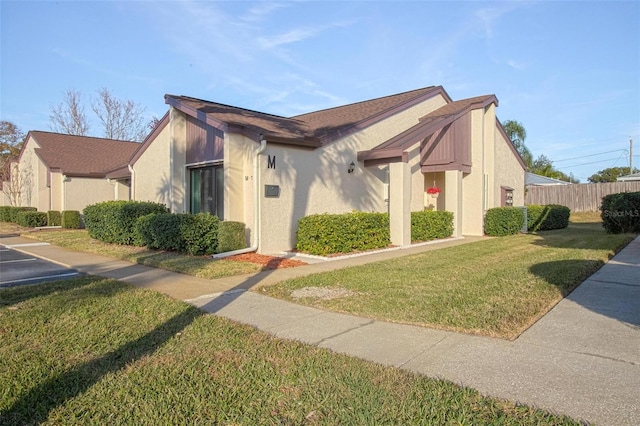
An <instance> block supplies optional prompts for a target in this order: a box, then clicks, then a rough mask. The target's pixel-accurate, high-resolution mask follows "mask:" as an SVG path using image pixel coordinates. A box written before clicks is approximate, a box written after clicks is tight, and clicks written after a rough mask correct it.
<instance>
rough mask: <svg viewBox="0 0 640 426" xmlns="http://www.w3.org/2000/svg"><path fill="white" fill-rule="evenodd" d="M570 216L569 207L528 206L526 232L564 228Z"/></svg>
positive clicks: (567, 224) (549, 205) (550, 205)
mask: <svg viewBox="0 0 640 426" xmlns="http://www.w3.org/2000/svg"><path fill="white" fill-rule="evenodd" d="M570 215H571V210H570V209H569V207H566V206H561V205H559V204H548V205H545V206H540V205H535V204H532V205H529V206H527V230H528V231H529V232H536V231H550V230H552V229H563V228H566V227H567V226H569V216H570Z"/></svg>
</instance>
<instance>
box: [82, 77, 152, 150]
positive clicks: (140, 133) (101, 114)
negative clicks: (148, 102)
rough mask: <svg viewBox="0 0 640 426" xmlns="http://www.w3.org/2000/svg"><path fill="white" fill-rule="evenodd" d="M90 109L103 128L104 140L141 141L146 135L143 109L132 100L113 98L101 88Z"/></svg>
mask: <svg viewBox="0 0 640 426" xmlns="http://www.w3.org/2000/svg"><path fill="white" fill-rule="evenodd" d="M92 108H93V112H95V113H96V115H97V116H98V119H99V120H100V122H101V123H102V125H103V127H104V137H105V138H108V139H118V140H131V141H141V140H143V139H144V137H145V136H146V135H147V124H146V123H145V122H144V111H145V109H144V108H142V107H141V106H140V105H139V104H137V103H135V102H133V101H132V100H120V99H118V98H115V97H114V96H113V95H112V94H111V92H109V90H108V89H106V88H104V87H103V88H102V89H100V90H99V91H98V98H97V99H96V100H95V101H94V102H93V104H92Z"/></svg>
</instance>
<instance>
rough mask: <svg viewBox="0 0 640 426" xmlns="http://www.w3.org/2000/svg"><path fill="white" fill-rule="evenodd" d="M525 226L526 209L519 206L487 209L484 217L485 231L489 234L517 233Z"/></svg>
mask: <svg viewBox="0 0 640 426" xmlns="http://www.w3.org/2000/svg"><path fill="white" fill-rule="evenodd" d="M523 226H524V211H523V210H522V209H521V208H519V207H495V208H493V209H489V210H487V214H486V216H485V219H484V232H485V234H487V235H492V236H495V237H501V236H504V235H515V234H517V233H518V232H520V230H521V229H522V227H523Z"/></svg>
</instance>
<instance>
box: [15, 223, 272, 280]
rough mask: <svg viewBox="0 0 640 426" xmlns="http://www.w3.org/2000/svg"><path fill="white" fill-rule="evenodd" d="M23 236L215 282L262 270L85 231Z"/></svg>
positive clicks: (47, 232)
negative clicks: (92, 235)
mask: <svg viewBox="0 0 640 426" xmlns="http://www.w3.org/2000/svg"><path fill="white" fill-rule="evenodd" d="M23 235H25V236H27V237H29V238H34V239H37V240H40V241H46V242H48V243H51V244H54V245H57V246H59V247H64V248H68V249H71V250H76V251H82V252H87V253H96V254H100V255H103V256H109V257H113V258H116V259H122V260H128V261H129V262H134V263H139V264H142V265H147V266H152V267H154V268H161V269H166V270H169V271H174V272H181V273H183V274H187V275H193V276H196V277H200V278H207V279H215V278H221V277H228V276H232V275H241V274H249V273H253V272H257V271H259V270H260V269H261V266H259V265H257V264H253V263H248V262H237V261H232V260H225V259H222V260H213V259H211V258H210V257H208V256H189V255H186V254H179V253H175V252H165V251H158V250H148V249H147V248H146V247H134V246H126V245H119V244H108V243H103V242H101V241H98V240H94V239H93V238H90V237H89V234H88V233H87V231H86V230H84V229H75V230H70V229H65V230H51V231H37V232H30V233H28V234H27V233H24V234H23Z"/></svg>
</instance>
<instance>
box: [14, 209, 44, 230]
mask: <svg viewBox="0 0 640 426" xmlns="http://www.w3.org/2000/svg"><path fill="white" fill-rule="evenodd" d="M16 223H17V224H18V225H20V226H24V227H26V228H36V227H38V226H47V214H46V213H45V212H37V211H35V212H34V211H30V210H23V211H19V212H18V214H17V216H16Z"/></svg>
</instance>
